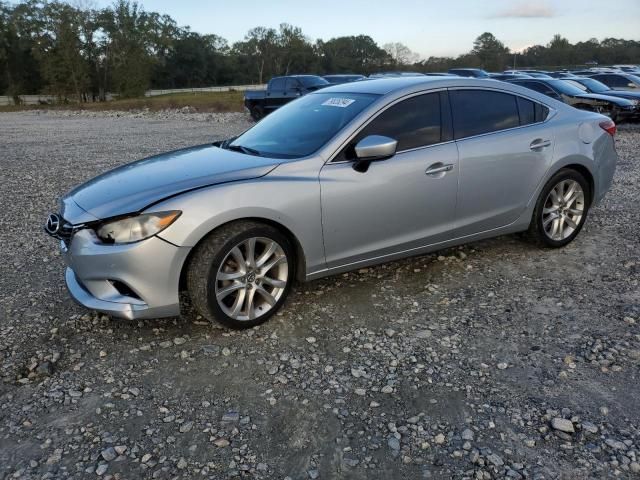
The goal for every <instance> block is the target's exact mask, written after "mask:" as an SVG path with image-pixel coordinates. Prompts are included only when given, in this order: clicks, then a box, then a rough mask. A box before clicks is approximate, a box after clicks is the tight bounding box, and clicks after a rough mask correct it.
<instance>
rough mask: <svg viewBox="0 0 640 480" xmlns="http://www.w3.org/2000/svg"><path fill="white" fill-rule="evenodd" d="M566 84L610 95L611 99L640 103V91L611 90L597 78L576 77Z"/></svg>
mask: <svg viewBox="0 0 640 480" xmlns="http://www.w3.org/2000/svg"><path fill="white" fill-rule="evenodd" d="M564 81H565V82H567V83H569V84H570V85H575V86H576V87H578V88H580V89H581V90H584V91H586V92H588V93H600V94H602V95H608V96H610V97H619V98H626V99H628V100H638V101H640V91H637V92H635V91H632V90H611V89H610V88H609V87H607V86H606V85H605V84H604V83H602V82H599V81H598V80H596V79H595V78H589V77H575V78H566V79H564Z"/></svg>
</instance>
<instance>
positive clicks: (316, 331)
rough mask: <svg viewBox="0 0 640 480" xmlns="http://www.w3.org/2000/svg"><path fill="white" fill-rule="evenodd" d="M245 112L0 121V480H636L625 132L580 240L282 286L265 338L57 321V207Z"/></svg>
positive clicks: (632, 234) (504, 241)
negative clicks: (66, 196) (87, 186)
mask: <svg viewBox="0 0 640 480" xmlns="http://www.w3.org/2000/svg"><path fill="white" fill-rule="evenodd" d="M248 125H249V121H248V120H247V118H246V117H245V116H244V115H242V114H229V115H215V114H185V113H182V112H161V113H156V114H150V113H145V112H139V113H134V114H123V113H120V114H118V113H108V114H96V113H91V114H76V113H69V112H55V113H32V112H27V113H14V114H0V132H1V133H0V166H1V172H2V182H1V184H0V195H1V197H0V198H1V199H2V206H3V218H2V228H1V229H0V245H1V249H2V250H1V251H2V262H0V269H1V270H0V274H1V277H0V278H1V279H2V284H1V288H0V307H1V308H0V315H1V316H2V317H1V318H0V358H1V367H0V368H1V369H0V479H4V478H38V479H43V478H51V479H54V478H55V479H59V478H98V477H100V478H104V479H109V478H112V479H125V478H160V479H163V478H167V479H168V478H229V477H234V476H239V477H243V478H246V477H250V478H264V479H272V478H279V479H282V478H288V479H306V478H311V479H315V478H319V479H327V478H350V479H351V478H354V479H369V478H402V477H404V478H473V479H489V478H503V477H508V478H512V479H519V478H533V479H543V478H544V479H554V478H561V479H570V478H571V479H573V478H606V477H617V478H632V477H636V478H637V477H638V476H639V475H640V473H639V472H640V388H639V386H638V385H639V384H638V376H639V373H640V327H639V325H638V322H640V293H639V287H638V280H639V278H640V259H639V256H638V251H639V240H638V233H639V232H638V225H639V221H640V213H639V212H640V195H639V194H638V185H639V184H640V158H639V157H640V155H639V153H638V152H639V151H640V129H638V128H634V127H626V128H624V129H623V130H622V131H620V132H619V134H618V136H617V144H618V150H619V153H620V157H621V160H620V163H619V166H618V171H617V174H616V178H615V183H614V186H613V190H612V191H611V192H610V193H609V195H608V196H607V198H606V199H605V201H604V202H603V203H602V204H601V205H600V206H598V207H597V208H595V209H594V210H593V211H592V212H591V214H590V218H589V219H588V221H587V224H586V226H585V229H584V230H583V232H582V233H581V234H580V235H579V237H578V239H577V240H576V241H575V242H573V243H572V244H571V245H569V246H568V247H566V248H564V249H561V250H554V251H552V250H541V249H539V248H537V247H534V246H532V245H530V244H528V243H526V242H524V241H522V240H521V239H519V238H518V237H517V236H509V237H501V238H497V239H492V240H489V241H483V242H478V243H474V244H471V245H468V246H465V247H463V248H459V249H452V250H448V251H443V252H438V253H436V254H433V255H426V256H422V257H417V258H413V259H409V260H404V261H400V262H394V263H390V264H387V265H383V266H380V267H376V268H369V269H363V270H360V271H358V272H354V273H349V274H346V275H340V276H336V277H332V278H327V279H323V280H321V281H315V282H312V283H309V284H306V285H299V286H297V287H296V288H295V290H294V292H292V295H291V297H290V299H289V301H288V303H287V304H286V305H285V308H284V310H283V311H282V313H281V314H279V315H278V316H276V317H274V319H273V320H271V321H270V322H269V323H267V324H266V325H263V326H261V327H259V328H255V329H252V330H249V331H243V332H234V331H228V330H225V329H223V328H220V327H217V326H211V325H209V324H208V323H206V322H204V321H202V319H199V318H198V317H197V316H195V315H194V314H193V313H189V312H187V313H186V314H185V315H183V316H182V317H180V318H176V319H165V320H155V321H144V322H127V321H122V320H110V319H109V318H107V317H104V316H101V315H97V314H95V313H92V312H88V311H86V310H84V309H82V308H81V307H79V306H77V305H75V304H74V303H73V301H72V300H71V299H70V298H69V296H68V295H67V294H66V291H65V289H64V286H63V265H62V260H61V258H60V255H59V253H58V251H57V245H56V243H55V242H54V241H53V240H51V239H50V238H47V237H46V236H45V235H44V234H43V233H42V231H41V225H42V223H43V220H44V218H45V215H46V213H48V212H49V211H51V210H52V209H54V208H55V207H56V198H57V197H58V196H59V195H60V194H62V193H64V192H66V191H67V190H68V189H70V188H71V187H72V186H73V185H75V184H77V183H79V182H82V181H84V180H86V179H89V178H90V177H92V176H94V175H95V174H98V173H100V172H103V171H104V170H106V169H108V168H111V167H114V166H116V165H118V164H122V163H125V162H128V161H131V160H134V159H136V158H139V157H143V156H146V155H150V154H154V153H158V152H162V151H166V150H168V149H172V148H178V147H182V146H188V145H193V144H198V143H204V142H208V141H211V140H214V139H219V138H221V137H224V136H229V135H231V134H233V133H237V132H239V131H241V130H243V129H244V128H246V127H247V126H248Z"/></svg>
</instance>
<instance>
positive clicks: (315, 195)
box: [148, 162, 325, 272]
mask: <svg viewBox="0 0 640 480" xmlns="http://www.w3.org/2000/svg"><path fill="white" fill-rule="evenodd" d="M300 163H305V162H300ZM300 167H301V165H300V164H299V163H298V162H294V163H290V164H283V165H281V166H280V167H278V168H277V169H276V170H275V171H274V172H272V174H270V175H267V176H266V177H262V178H258V179H253V180H247V181H241V182H233V183H229V184H222V185H215V186H212V187H208V188H203V189H200V190H196V191H192V192H188V193H185V194H183V195H179V196H177V197H174V198H171V199H168V200H166V201H163V202H160V203H158V204H156V205H154V206H153V208H152V209H149V210H148V211H163V210H181V211H182V215H181V216H180V218H179V219H178V220H177V221H176V222H175V223H174V224H173V225H171V226H170V227H169V228H167V229H166V230H164V231H163V232H161V233H160V234H159V236H160V237H161V238H163V239H164V240H167V241H168V242H171V243H173V244H174V245H177V246H180V247H194V246H195V245H197V244H198V242H200V240H202V239H203V238H204V237H205V236H206V235H207V234H208V233H210V232H211V231H213V230H215V229H216V228H218V227H219V226H221V225H224V224H226V223H229V222H232V221H234V220H241V219H247V218H251V219H264V220H268V221H269V222H272V223H276V224H279V225H282V226H283V227H285V228H286V229H287V230H289V231H290V232H291V233H292V234H293V235H294V236H295V237H296V240H297V241H298V243H299V244H300V247H301V248H302V251H303V254H304V257H305V263H306V268H307V272H312V271H315V270H319V269H324V268H325V257H324V245H323V241H322V219H321V210H320V184H319V180H318V169H317V167H316V166H314V167H313V168H309V169H308V170H307V171H304V169H303V170H302V171H301V168H300ZM294 171H295V175H292V173H294Z"/></svg>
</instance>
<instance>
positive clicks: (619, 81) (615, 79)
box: [591, 73, 640, 92]
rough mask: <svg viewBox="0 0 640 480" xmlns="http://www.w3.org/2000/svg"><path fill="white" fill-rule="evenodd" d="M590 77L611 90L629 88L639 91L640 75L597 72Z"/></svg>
mask: <svg viewBox="0 0 640 480" xmlns="http://www.w3.org/2000/svg"><path fill="white" fill-rule="evenodd" d="M591 78H593V79H595V80H598V81H599V82H601V83H604V84H605V85H606V86H607V87H609V88H611V89H612V90H631V91H636V92H640V77H638V76H636V75H631V74H630V73H597V74H595V75H591Z"/></svg>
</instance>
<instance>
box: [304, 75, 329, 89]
mask: <svg viewBox="0 0 640 480" xmlns="http://www.w3.org/2000/svg"><path fill="white" fill-rule="evenodd" d="M298 80H300V81H301V82H302V84H303V85H304V86H305V87H317V86H320V85H329V82H327V81H326V80H325V79H324V78H321V77H298Z"/></svg>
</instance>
